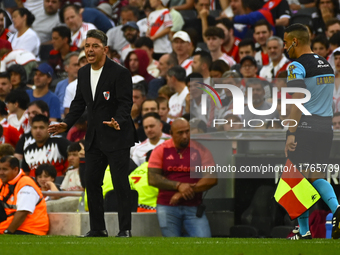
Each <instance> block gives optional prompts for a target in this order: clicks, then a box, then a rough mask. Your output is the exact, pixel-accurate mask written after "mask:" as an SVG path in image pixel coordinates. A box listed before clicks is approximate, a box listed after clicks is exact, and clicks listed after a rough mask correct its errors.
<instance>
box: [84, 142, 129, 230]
mask: <svg viewBox="0 0 340 255" xmlns="http://www.w3.org/2000/svg"><path fill="white" fill-rule="evenodd" d="M96 140H97V139H95V141H94V143H93V144H92V146H91V148H90V149H89V150H88V151H86V152H85V157H86V170H85V181H86V190H87V198H88V207H89V213H90V228H91V230H104V229H106V227H105V221H104V204H103V191H102V187H101V186H102V184H103V178H104V174H105V169H106V167H107V165H109V166H110V172H111V176H112V183H113V187H114V189H115V191H116V194H117V200H118V201H117V202H118V222H119V230H120V231H124V230H131V202H130V200H131V198H130V193H131V192H130V183H129V179H128V170H129V160H130V148H126V149H121V150H115V151H111V152H106V151H102V150H101V149H100V146H99V144H98V142H96Z"/></svg>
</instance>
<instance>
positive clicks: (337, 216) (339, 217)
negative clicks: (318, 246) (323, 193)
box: [332, 206, 340, 239]
mask: <svg viewBox="0 0 340 255" xmlns="http://www.w3.org/2000/svg"><path fill="white" fill-rule="evenodd" d="M332 225H333V228H332V239H339V238H340V206H338V208H336V211H335V213H334V215H333V218H332Z"/></svg>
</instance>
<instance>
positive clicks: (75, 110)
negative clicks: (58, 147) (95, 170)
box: [64, 58, 138, 152]
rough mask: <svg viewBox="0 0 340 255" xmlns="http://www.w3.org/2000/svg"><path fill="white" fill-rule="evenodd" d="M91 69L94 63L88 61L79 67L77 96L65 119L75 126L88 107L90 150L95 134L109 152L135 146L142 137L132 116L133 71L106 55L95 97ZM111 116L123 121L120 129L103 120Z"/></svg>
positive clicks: (87, 141) (101, 147)
mask: <svg viewBox="0 0 340 255" xmlns="http://www.w3.org/2000/svg"><path fill="white" fill-rule="evenodd" d="M90 69H91V65H89V64H87V65H86V66H84V67H82V68H80V69H79V71H78V85H77V92H76V96H75V98H74V100H73V102H72V104H71V107H70V112H69V113H68V114H67V116H66V118H65V120H64V122H65V123H66V124H67V126H68V128H71V127H72V126H73V125H74V123H75V122H76V121H77V120H78V118H79V117H80V116H81V115H82V114H83V112H84V110H85V107H87V114H88V117H87V123H88V124H87V132H86V138H85V149H86V151H88V150H89V149H90V148H91V145H92V143H93V140H94V139H95V138H96V139H97V141H98V143H99V146H100V149H101V150H102V151H108V152H109V151H114V150H119V149H124V148H129V147H131V146H133V145H134V144H135V142H136V141H138V137H137V132H136V130H135V126H134V124H133V121H132V119H131V116H130V113H131V107H132V79H131V74H130V72H129V71H128V70H127V69H126V68H124V67H123V66H121V65H119V64H117V63H115V62H113V61H111V60H110V59H109V58H106V61H105V64H104V67H103V70H102V73H101V75H100V78H99V81H98V85H97V89H96V93H95V97H94V98H95V99H94V100H93V97H92V91H91V84H90V81H91V79H90ZM111 118H114V119H115V120H116V121H117V122H118V123H119V126H120V130H115V129H114V128H112V127H109V126H107V125H105V124H103V121H111Z"/></svg>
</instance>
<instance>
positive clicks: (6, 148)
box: [0, 125, 15, 157]
mask: <svg viewBox="0 0 340 255" xmlns="http://www.w3.org/2000/svg"><path fill="white" fill-rule="evenodd" d="M0 126H1V128H2V125H0ZM14 153H15V149H14V147H13V146H12V145H10V144H9V143H2V144H0V157H3V156H13V155H14Z"/></svg>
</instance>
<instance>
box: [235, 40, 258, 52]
mask: <svg viewBox="0 0 340 255" xmlns="http://www.w3.org/2000/svg"><path fill="white" fill-rule="evenodd" d="M248 45H249V46H250V47H251V49H252V50H253V51H255V43H254V40H253V39H250V38H247V39H243V40H242V41H240V43H239V44H238V48H241V47H245V46H248Z"/></svg>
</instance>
